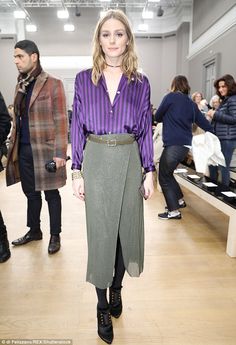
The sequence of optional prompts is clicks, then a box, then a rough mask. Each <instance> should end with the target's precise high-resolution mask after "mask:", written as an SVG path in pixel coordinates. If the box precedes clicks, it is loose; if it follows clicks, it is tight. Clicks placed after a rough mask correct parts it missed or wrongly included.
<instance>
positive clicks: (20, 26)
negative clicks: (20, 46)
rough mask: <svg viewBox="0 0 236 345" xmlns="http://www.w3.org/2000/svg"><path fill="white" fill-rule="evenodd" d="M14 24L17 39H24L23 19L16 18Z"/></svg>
mask: <svg viewBox="0 0 236 345" xmlns="http://www.w3.org/2000/svg"><path fill="white" fill-rule="evenodd" d="M15 26H16V35H17V41H21V40H24V39H25V19H16V21H15Z"/></svg>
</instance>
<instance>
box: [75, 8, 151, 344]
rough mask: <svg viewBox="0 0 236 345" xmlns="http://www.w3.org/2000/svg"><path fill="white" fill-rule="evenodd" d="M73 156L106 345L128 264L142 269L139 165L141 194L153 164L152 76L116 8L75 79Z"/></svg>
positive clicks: (100, 327) (130, 268) (89, 267)
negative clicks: (89, 62)
mask: <svg viewBox="0 0 236 345" xmlns="http://www.w3.org/2000/svg"><path fill="white" fill-rule="evenodd" d="M84 147H85V151H84V155H83V149H84ZM72 156H73V158H72V159H73V162H72V169H73V173H72V179H73V191H74V194H75V196H76V197H77V198H79V199H80V200H85V206H86V222H87V237H88V265H87V281H88V282H90V283H92V284H93V285H95V287H96V292H97V297H98V304H97V319H98V334H99V336H100V337H101V338H102V339H103V340H104V341H105V342H107V343H111V342H112V340H113V327H112V321H111V317H110V316H111V315H112V316H114V317H116V318H118V317H119V316H120V315H121V312H122V300H121V288H122V279H123V276H124V273H125V270H127V272H128V273H129V275H130V276H139V275H140V273H141V272H142V270H143V255H144V250H143V248H144V233H143V200H142V197H141V195H140V194H139V187H140V185H141V180H142V170H141V166H142V167H143V168H144V171H145V172H146V179H145V181H144V190H145V197H146V198H150V197H151V196H152V194H153V176H152V175H153V173H152V172H153V171H154V170H155V167H154V164H153V144H152V116H151V107H150V87H149V82H148V79H147V78H146V77H145V76H143V75H141V74H140V73H138V71H137V57H136V54H135V52H134V37H133V34H132V31H131V28H130V25H129V22H128V20H127V17H126V16H125V15H124V13H123V12H121V11H119V10H109V11H108V12H106V14H105V16H104V17H103V18H102V19H100V21H99V22H98V24H97V27H96V30H95V33H94V51H93V68H92V69H89V70H86V71H82V72H80V73H78V75H77V77H76V81H75V96H74V108H73V117H72ZM82 163H83V169H82V170H83V171H81V167H82ZM113 271H114V276H113ZM107 288H109V302H108V300H107Z"/></svg>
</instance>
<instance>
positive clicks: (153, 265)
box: [0, 163, 236, 345]
mask: <svg viewBox="0 0 236 345" xmlns="http://www.w3.org/2000/svg"><path fill="white" fill-rule="evenodd" d="M68 171H69V163H68ZM0 193H1V194H0V208H1V210H2V213H3V215H4V219H5V222H6V225H7V228H8V236H9V240H10V241H12V240H13V239H16V238H17V237H19V236H21V235H23V234H24V233H25V232H26V227H25V219H26V200H25V197H24V195H23V193H22V191H21V187H20V184H18V185H15V186H13V187H8V188H6V187H5V180H4V174H3V173H2V174H1V176H0ZM61 195H62V200H63V234H62V249H61V251H60V252H59V253H57V254H56V255H54V256H49V255H48V254H47V246H48V240H49V230H48V213H47V208H46V202H45V201H44V202H43V204H44V205H43V210H42V229H43V232H44V239H43V241H38V242H33V243H29V244H27V245H25V246H23V247H18V248H13V247H11V253H12V256H11V259H10V260H9V261H8V262H6V263H4V264H1V265H0V339H61V340H62V339H72V340H73V345H85V344H86V345H95V344H97V345H99V344H101V345H102V344H104V343H103V342H102V341H101V340H100V339H99V338H98V337H97V333H96V311H95V305H96V298H95V291H94V287H93V286H92V285H90V284H88V283H86V282H85V272H86V260H87V247H86V229H85V212H84V205H83V203H82V202H80V201H79V200H77V199H75V197H74V196H73V195H72V190H71V181H70V171H69V178H68V183H67V186H66V187H64V188H62V189H61ZM185 200H186V202H187V204H188V207H187V208H186V209H184V210H183V211H182V215H183V219H182V220H181V221H179V220H169V221H163V220H158V218H157V213H158V212H159V211H163V208H164V201H163V196H162V194H160V193H159V192H158V191H156V193H155V195H154V197H153V199H152V200H150V201H148V202H145V223H146V252H145V269H144V273H143V274H142V275H141V277H140V278H130V277H128V276H125V280H124V288H123V302H124V312H123V314H122V316H121V317H120V319H118V320H114V322H113V325H114V333H115V339H114V342H113V344H114V345H126V344H127V345H129V344H133V345H144V344H156V345H159V344H161V345H235V344H236V260H235V259H232V258H230V257H228V256H227V255H226V253H225V247H226V235H227V233H226V231H227V224H228V218H227V216H225V215H224V214H222V213H220V212H219V211H217V210H216V209H214V208H213V207H211V206H209V204H207V203H205V202H203V201H202V200H200V199H198V198H197V197H196V196H195V195H193V194H191V193H190V192H187V191H185ZM9 343H10V342H9ZM0 344H1V341H0ZM11 344H12V342H11ZM54 344H57V343H54ZM58 344H59V342H58ZM60 344H61V343H60Z"/></svg>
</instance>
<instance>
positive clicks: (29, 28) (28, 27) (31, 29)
mask: <svg viewBox="0 0 236 345" xmlns="http://www.w3.org/2000/svg"><path fill="white" fill-rule="evenodd" d="M26 31H27V32H36V31H37V26H36V25H34V24H27V25H26Z"/></svg>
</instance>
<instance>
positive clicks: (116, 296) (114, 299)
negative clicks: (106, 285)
mask: <svg viewBox="0 0 236 345" xmlns="http://www.w3.org/2000/svg"><path fill="white" fill-rule="evenodd" d="M109 305H110V312H111V315H112V316H114V317H115V318H117V319H118V317H120V315H121V313H122V299H121V289H113V288H112V287H110V289H109Z"/></svg>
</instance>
